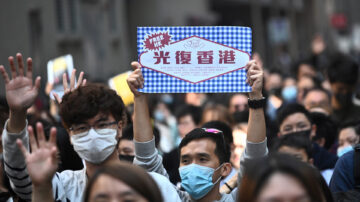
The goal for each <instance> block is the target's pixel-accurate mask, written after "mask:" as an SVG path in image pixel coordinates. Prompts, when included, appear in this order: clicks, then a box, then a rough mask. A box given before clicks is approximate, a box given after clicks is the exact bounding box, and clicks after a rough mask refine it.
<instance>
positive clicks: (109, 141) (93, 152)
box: [71, 128, 117, 164]
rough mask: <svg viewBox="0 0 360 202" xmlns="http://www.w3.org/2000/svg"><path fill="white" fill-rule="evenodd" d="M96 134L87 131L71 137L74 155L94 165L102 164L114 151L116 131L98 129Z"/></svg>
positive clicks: (91, 130) (92, 130)
mask: <svg viewBox="0 0 360 202" xmlns="http://www.w3.org/2000/svg"><path fill="white" fill-rule="evenodd" d="M97 131H98V133H97V132H96V131H95V130H94V129H93V128H91V129H90V130H89V131H87V132H84V133H80V134H77V135H72V136H71V142H72V144H73V145H74V150H75V151H76V153H77V154H78V155H79V156H80V157H81V158H82V159H84V160H85V161H88V162H90V163H94V164H100V163H102V162H103V161H104V160H105V159H106V158H108V157H109V156H110V155H111V154H112V153H113V152H114V150H115V147H116V143H117V142H116V134H117V130H116V129H99V130H97Z"/></svg>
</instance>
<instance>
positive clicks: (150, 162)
mask: <svg viewBox="0 0 360 202" xmlns="http://www.w3.org/2000/svg"><path fill="white" fill-rule="evenodd" d="M134 141H135V140H134ZM267 154H268V149H267V140H266V139H265V140H264V141H263V142H260V143H251V142H247V143H246V148H245V151H244V153H243V155H242V156H241V159H240V170H239V173H238V184H240V181H241V178H242V175H243V172H244V167H243V165H244V162H246V161H248V160H249V159H255V158H261V157H264V156H266V155H267ZM134 164H136V165H139V166H141V167H143V168H144V169H146V170H147V171H148V172H156V173H159V174H161V175H164V176H165V177H167V178H169V175H168V174H167V172H166V170H165V168H164V166H163V164H162V157H161V156H160V155H159V154H158V151H157V149H156V148H155V139H154V138H153V139H152V140H151V141H148V142H136V141H135V159H134ZM174 187H175V185H174ZM176 190H177V193H178V194H179V196H180V198H181V200H182V201H194V200H193V199H192V198H191V197H190V195H189V194H188V193H187V192H186V191H182V190H180V189H179V188H176ZM237 193H238V189H237V188H235V189H234V190H233V191H232V192H231V193H230V194H222V196H221V199H220V200H218V201H219V202H231V201H236V198H237Z"/></svg>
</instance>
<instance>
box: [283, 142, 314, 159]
mask: <svg viewBox="0 0 360 202" xmlns="http://www.w3.org/2000/svg"><path fill="white" fill-rule="evenodd" d="M278 151H279V152H281V153H286V154H290V155H300V156H304V157H308V156H307V154H306V151H305V149H304V148H295V147H291V146H287V145H283V146H281V147H280V148H279V150H278Z"/></svg>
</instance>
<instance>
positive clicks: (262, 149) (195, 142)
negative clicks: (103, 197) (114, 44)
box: [127, 61, 268, 202]
mask: <svg viewBox="0 0 360 202" xmlns="http://www.w3.org/2000/svg"><path fill="white" fill-rule="evenodd" d="M132 66H133V68H134V69H135V70H134V72H133V73H132V74H131V75H130V76H129V78H128V80H127V81H128V84H129V87H130V89H131V90H132V92H133V93H134V96H135V99H134V141H135V160H134V163H135V164H138V165H140V166H142V167H144V168H145V169H147V170H148V171H149V172H150V171H153V172H157V173H160V174H162V175H164V176H166V177H168V175H167V173H166V170H165V169H164V167H163V165H162V158H161V156H159V155H158V153H157V151H156V149H155V143H154V138H153V134H152V129H151V124H150V117H149V111H148V106H147V102H146V96H145V95H144V94H142V93H140V92H139V91H138V90H137V89H138V88H142V87H143V85H144V79H143V76H142V74H141V66H140V64H139V63H137V62H133V63H132ZM246 68H247V70H248V75H247V78H248V80H247V82H248V83H249V85H250V86H251V87H252V92H250V93H249V108H250V110H249V113H250V114H249V127H248V135H247V146H246V149H245V152H244V154H243V156H242V159H241V163H240V162H239V163H240V165H242V163H243V162H244V161H247V160H249V159H254V158H261V157H264V156H266V155H267V153H268V150H267V146H266V134H265V133H266V131H265V130H266V129H265V119H264V112H263V106H264V104H265V99H264V98H263V96H262V93H261V92H262V86H263V70H262V68H261V67H260V66H258V65H257V64H256V62H255V61H250V62H249V63H248V64H247V66H246ZM179 151H180V167H179V172H180V176H181V185H182V188H183V189H184V190H185V191H181V190H180V189H177V191H178V194H179V196H180V198H181V199H182V201H201V202H202V201H236V196H237V192H238V191H237V188H236V187H231V189H233V190H232V192H231V193H230V194H220V192H219V184H220V183H219V182H220V180H221V179H222V178H225V177H226V176H227V175H228V174H229V173H230V171H231V164H230V163H229V158H230V154H228V153H227V152H226V149H225V142H224V139H223V134H222V132H221V131H218V130H216V129H206V128H205V129H202V128H197V129H194V130H192V131H191V132H190V133H188V134H187V135H186V136H185V137H184V138H183V139H182V141H181V143H180V145H179ZM242 172H243V167H240V172H239V178H238V180H240V179H241V176H242Z"/></svg>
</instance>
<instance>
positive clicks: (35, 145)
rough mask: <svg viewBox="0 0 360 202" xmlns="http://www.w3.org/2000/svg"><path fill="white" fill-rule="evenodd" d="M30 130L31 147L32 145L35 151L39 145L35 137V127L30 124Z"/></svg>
mask: <svg viewBox="0 0 360 202" xmlns="http://www.w3.org/2000/svg"><path fill="white" fill-rule="evenodd" d="M28 132H29V142H30V147H31V150H32V151H33V152H34V151H36V150H37V149H38V145H37V142H36V139H35V137H34V129H33V128H32V127H31V126H29V127H28Z"/></svg>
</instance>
